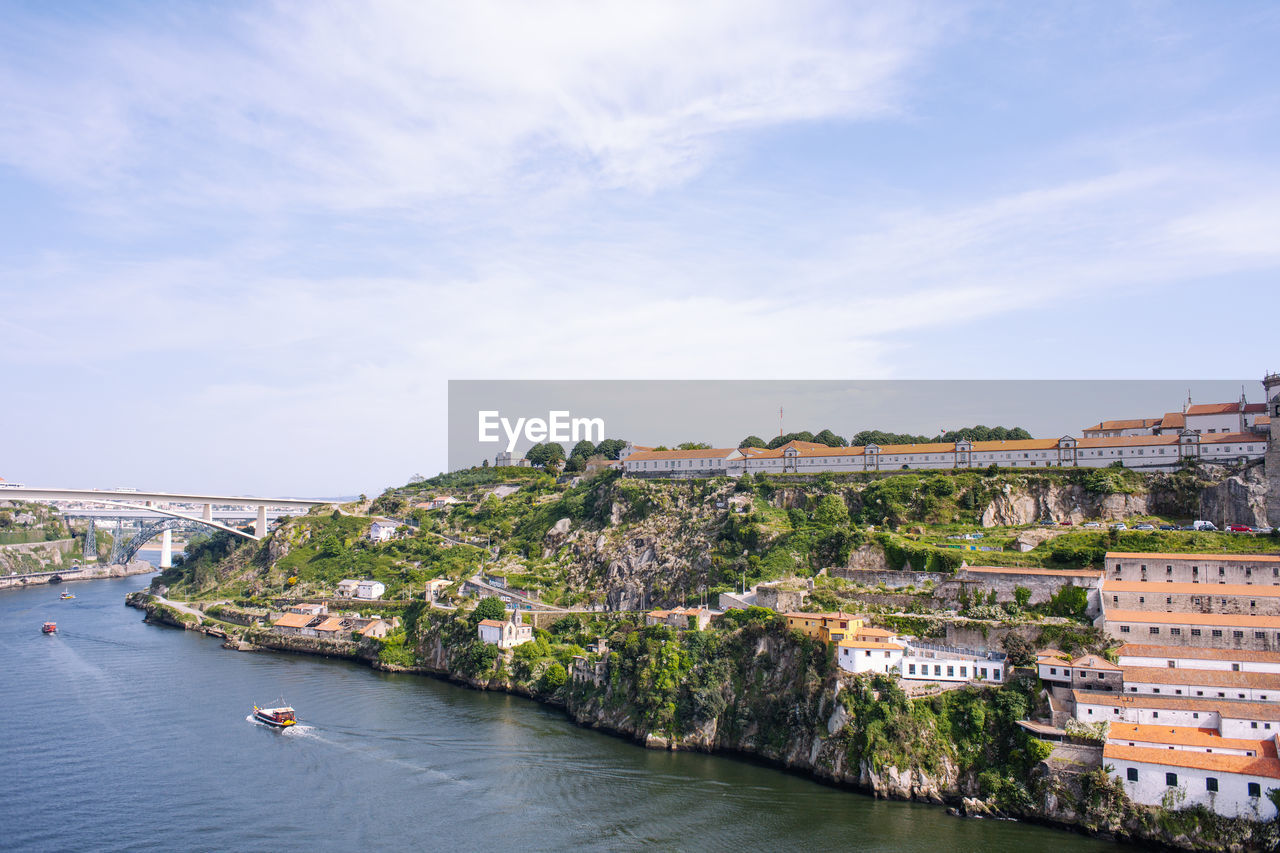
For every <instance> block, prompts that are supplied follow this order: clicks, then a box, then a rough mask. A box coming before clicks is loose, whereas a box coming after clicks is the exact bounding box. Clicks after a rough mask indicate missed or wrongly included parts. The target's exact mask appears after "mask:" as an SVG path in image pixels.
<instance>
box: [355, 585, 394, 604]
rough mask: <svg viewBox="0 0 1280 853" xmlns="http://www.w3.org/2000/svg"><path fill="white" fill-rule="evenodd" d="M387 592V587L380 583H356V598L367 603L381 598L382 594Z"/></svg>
mask: <svg viewBox="0 0 1280 853" xmlns="http://www.w3.org/2000/svg"><path fill="white" fill-rule="evenodd" d="M386 591H387V587H386V585H385V584H384V583H382V582H381V581H359V582H357V583H356V594H355V597H356V598H363V599H365V600H367V601H377V600H378V599H379V598H382V594H383V593H384V592H386Z"/></svg>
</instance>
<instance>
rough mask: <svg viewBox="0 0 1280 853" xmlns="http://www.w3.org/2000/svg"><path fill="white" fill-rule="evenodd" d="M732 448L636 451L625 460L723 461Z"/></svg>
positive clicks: (731, 451)
mask: <svg viewBox="0 0 1280 853" xmlns="http://www.w3.org/2000/svg"><path fill="white" fill-rule="evenodd" d="M730 453H733V448H726V447H713V448H710V449H708V450H638V451H636V452H635V453H632V454H631V455H630V456H628V457H627V458H626V461H627V462H655V461H662V460H664V459H724V458H726V457H728V455H729V454H730Z"/></svg>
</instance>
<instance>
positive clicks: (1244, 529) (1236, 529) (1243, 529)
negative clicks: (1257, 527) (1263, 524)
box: [1227, 524, 1253, 533]
mask: <svg viewBox="0 0 1280 853" xmlns="http://www.w3.org/2000/svg"><path fill="white" fill-rule="evenodd" d="M1227 530H1229V531H1230V532H1232V533H1252V532H1253V528H1252V527H1250V526H1249V525H1247V524H1228V525H1227Z"/></svg>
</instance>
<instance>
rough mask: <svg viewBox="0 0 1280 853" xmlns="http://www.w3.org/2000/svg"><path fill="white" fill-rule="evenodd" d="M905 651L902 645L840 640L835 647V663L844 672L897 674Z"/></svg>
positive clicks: (886, 642) (874, 641)
mask: <svg viewBox="0 0 1280 853" xmlns="http://www.w3.org/2000/svg"><path fill="white" fill-rule="evenodd" d="M905 651H906V647H905V646H904V645H903V644H902V643H894V642H890V641H877V640H841V641H840V644H839V645H838V646H837V647H836V662H837V663H838V664H840V668H841V669H843V670H844V671H845V672H853V673H863V672H883V673H889V672H892V673H899V672H900V669H901V666H902V655H903V653H904V652H905Z"/></svg>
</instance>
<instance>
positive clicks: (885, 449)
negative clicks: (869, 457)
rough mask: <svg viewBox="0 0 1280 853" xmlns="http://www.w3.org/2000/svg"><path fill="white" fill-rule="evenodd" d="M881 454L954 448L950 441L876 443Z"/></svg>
mask: <svg viewBox="0 0 1280 853" xmlns="http://www.w3.org/2000/svg"><path fill="white" fill-rule="evenodd" d="M876 447H878V448H880V453H881V455H884V454H886V453H889V454H892V453H951V452H953V451H954V450H955V449H956V446H955V444H954V443H952V442H946V441H936V442H928V443H926V444H877V445H876Z"/></svg>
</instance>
